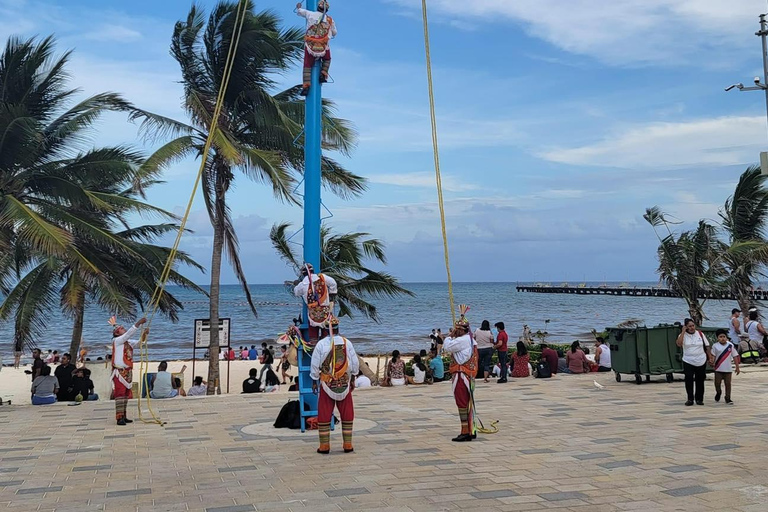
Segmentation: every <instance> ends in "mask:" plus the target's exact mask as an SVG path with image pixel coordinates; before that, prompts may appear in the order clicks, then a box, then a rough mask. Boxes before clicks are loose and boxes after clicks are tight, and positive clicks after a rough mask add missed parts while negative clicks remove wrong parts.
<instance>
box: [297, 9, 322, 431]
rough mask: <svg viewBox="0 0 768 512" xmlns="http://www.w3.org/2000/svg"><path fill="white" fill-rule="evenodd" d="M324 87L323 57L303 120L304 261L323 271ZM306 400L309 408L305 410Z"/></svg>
mask: <svg viewBox="0 0 768 512" xmlns="http://www.w3.org/2000/svg"><path fill="white" fill-rule="evenodd" d="M317 2H318V0H307V10H309V11H316V10H317ZM322 97H323V94H322V89H321V86H320V61H317V62H315V65H314V66H313V67H312V82H311V85H310V88H309V95H308V96H307V98H306V101H305V120H304V261H305V262H307V263H311V264H312V266H313V267H314V269H315V273H320V272H321V270H322V269H321V268H320V213H321V212H320V209H321V197H320V191H321V183H320V172H321V171H320V167H321V160H322V149H321V136H322ZM308 318H309V317H308V314H307V306H306V305H305V306H304V314H303V315H302V320H303V323H302V326H301V327H302V331H303V335H304V339H308V334H309V333H308V330H307V329H308V327H309V320H308ZM310 360H311V358H310V357H309V356H308V355H307V354H305V353H304V352H303V351H299V393H300V396H301V400H300V401H299V402H300V404H301V407H302V410H301V430H302V432H303V431H304V430H305V419H306V418H307V417H309V416H317V395H315V394H314V393H313V392H312V380H311V378H310V376H309V366H310ZM304 404H307V405H308V406H309V409H310V410H309V411H305V410H304Z"/></svg>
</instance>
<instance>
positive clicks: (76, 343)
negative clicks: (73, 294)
mask: <svg viewBox="0 0 768 512" xmlns="http://www.w3.org/2000/svg"><path fill="white" fill-rule="evenodd" d="M84 317H85V290H81V291H80V292H78V294H77V303H76V305H75V325H74V326H73V327H72V340H71V341H70V342H69V354H70V355H71V356H72V360H73V361H77V352H78V350H80V341H81V340H82V339H83V318H84Z"/></svg>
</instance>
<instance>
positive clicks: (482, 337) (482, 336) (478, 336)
mask: <svg viewBox="0 0 768 512" xmlns="http://www.w3.org/2000/svg"><path fill="white" fill-rule="evenodd" d="M475 341H476V342H477V349H478V350H482V349H484V348H493V333H492V332H491V331H481V330H480V329H477V330H476V331H475Z"/></svg>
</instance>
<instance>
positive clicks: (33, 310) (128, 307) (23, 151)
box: [0, 37, 184, 351]
mask: <svg viewBox="0 0 768 512" xmlns="http://www.w3.org/2000/svg"><path fill="white" fill-rule="evenodd" d="M54 50H55V43H54V40H53V39H52V38H50V37H49V38H45V39H43V40H40V41H38V40H36V39H34V38H33V39H27V40H21V39H18V38H11V39H9V40H8V42H7V44H6V46H5V49H4V51H3V52H2V54H1V55H0V84H2V88H0V132H1V133H2V134H3V135H2V137H0V249H2V256H0V292H2V293H3V295H5V300H4V301H3V304H2V306H0V319H4V320H5V319H8V318H9V317H10V316H11V315H12V314H15V327H16V330H15V340H14V344H15V346H16V347H17V348H21V347H22V346H23V345H24V344H28V343H31V342H32V340H33V339H34V336H35V335H36V334H37V333H39V332H41V330H42V329H43V328H44V327H45V321H44V316H45V314H46V312H48V311H50V310H51V309H53V308H55V307H58V306H60V307H62V309H63V310H64V311H65V312H66V313H69V314H70V315H71V316H72V317H73V319H74V320H75V327H74V329H73V336H72V347H74V351H76V349H77V344H79V341H80V338H81V333H82V312H83V310H84V307H85V303H86V299H87V298H90V300H92V301H94V302H96V303H98V304H99V305H101V306H102V307H104V308H106V309H108V310H110V311H112V312H117V313H131V312H133V311H134V310H135V308H136V306H137V305H140V304H141V302H142V300H143V299H141V297H143V296H145V295H146V290H147V282H146V280H147V279H148V277H149V276H151V275H154V274H159V271H156V270H155V269H156V267H157V255H158V254H160V253H162V251H163V249H162V248H159V247H155V246H152V245H148V244H143V243H140V242H137V241H136V240H135V239H134V237H139V236H141V234H142V233H144V234H145V235H147V234H151V233H152V232H153V230H155V231H156V230H162V229H163V228H162V227H159V226H154V227H152V226H148V227H144V228H143V229H142V228H139V229H137V230H136V229H135V230H130V229H128V227H127V226H128V224H127V221H126V218H127V216H128V215H130V214H136V213H138V214H142V215H146V214H152V215H159V216H162V217H165V218H166V219H171V218H172V216H170V214H168V213H167V212H164V211H162V210H160V209H158V208H155V207H153V206H150V205H148V204H146V203H144V202H141V201H139V200H138V198H137V194H138V193H139V192H138V191H139V190H140V189H141V188H142V187H146V186H149V185H151V184H152V183H154V182H156V181H157V179H156V177H157V172H158V171H159V169H160V167H161V165H162V163H163V162H162V161H161V160H155V161H153V162H144V160H143V158H142V157H141V155H140V154H138V153H137V152H135V151H133V150H131V149H130V148H125V147H106V148H92V147H91V146H90V144H88V143H87V142H88V134H89V130H90V128H91V127H92V126H93V123H94V122H95V121H96V120H97V119H98V118H99V117H100V116H101V115H103V114H104V113H106V112H109V111H130V110H131V106H130V105H129V104H128V103H127V102H125V101H124V100H122V99H121V98H120V97H119V96H118V95H115V94H111V93H105V94H98V95H96V96H92V97H89V98H86V99H84V100H82V101H80V102H79V103H76V104H72V103H73V102H72V99H73V97H74V95H75V94H77V92H78V91H77V90H76V89H68V88H67V87H66V82H67V78H68V75H67V73H66V66H67V62H68V58H69V53H65V54H64V55H62V56H61V57H58V58H56V57H55V56H54ZM134 188H135V190H134ZM160 226H162V225H160ZM115 228H119V229H123V232H118V233H116V232H115ZM129 264H130V265H131V266H132V267H134V268H140V270H137V271H136V272H135V274H133V273H131V274H129V273H128V272H127V270H128V268H130V267H129V266H128V265H129ZM145 267H146V268H145ZM183 282H184V281H183V280H180V283H183ZM152 284H154V279H153V280H152ZM178 306H179V305H178V303H177V302H175V299H173V298H172V297H171V296H165V297H164V298H163V307H164V308H165V311H166V312H167V313H169V314H170V315H171V316H172V317H173V316H174V315H175V311H176V310H177V309H178Z"/></svg>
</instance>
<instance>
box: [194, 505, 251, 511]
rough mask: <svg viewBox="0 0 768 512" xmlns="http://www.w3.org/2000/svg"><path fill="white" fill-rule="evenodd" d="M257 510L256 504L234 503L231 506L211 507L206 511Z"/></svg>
mask: <svg viewBox="0 0 768 512" xmlns="http://www.w3.org/2000/svg"><path fill="white" fill-rule="evenodd" d="M252 510H257V509H256V506H255V505H232V506H230V507H210V508H206V509H205V512H250V511H252Z"/></svg>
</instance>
